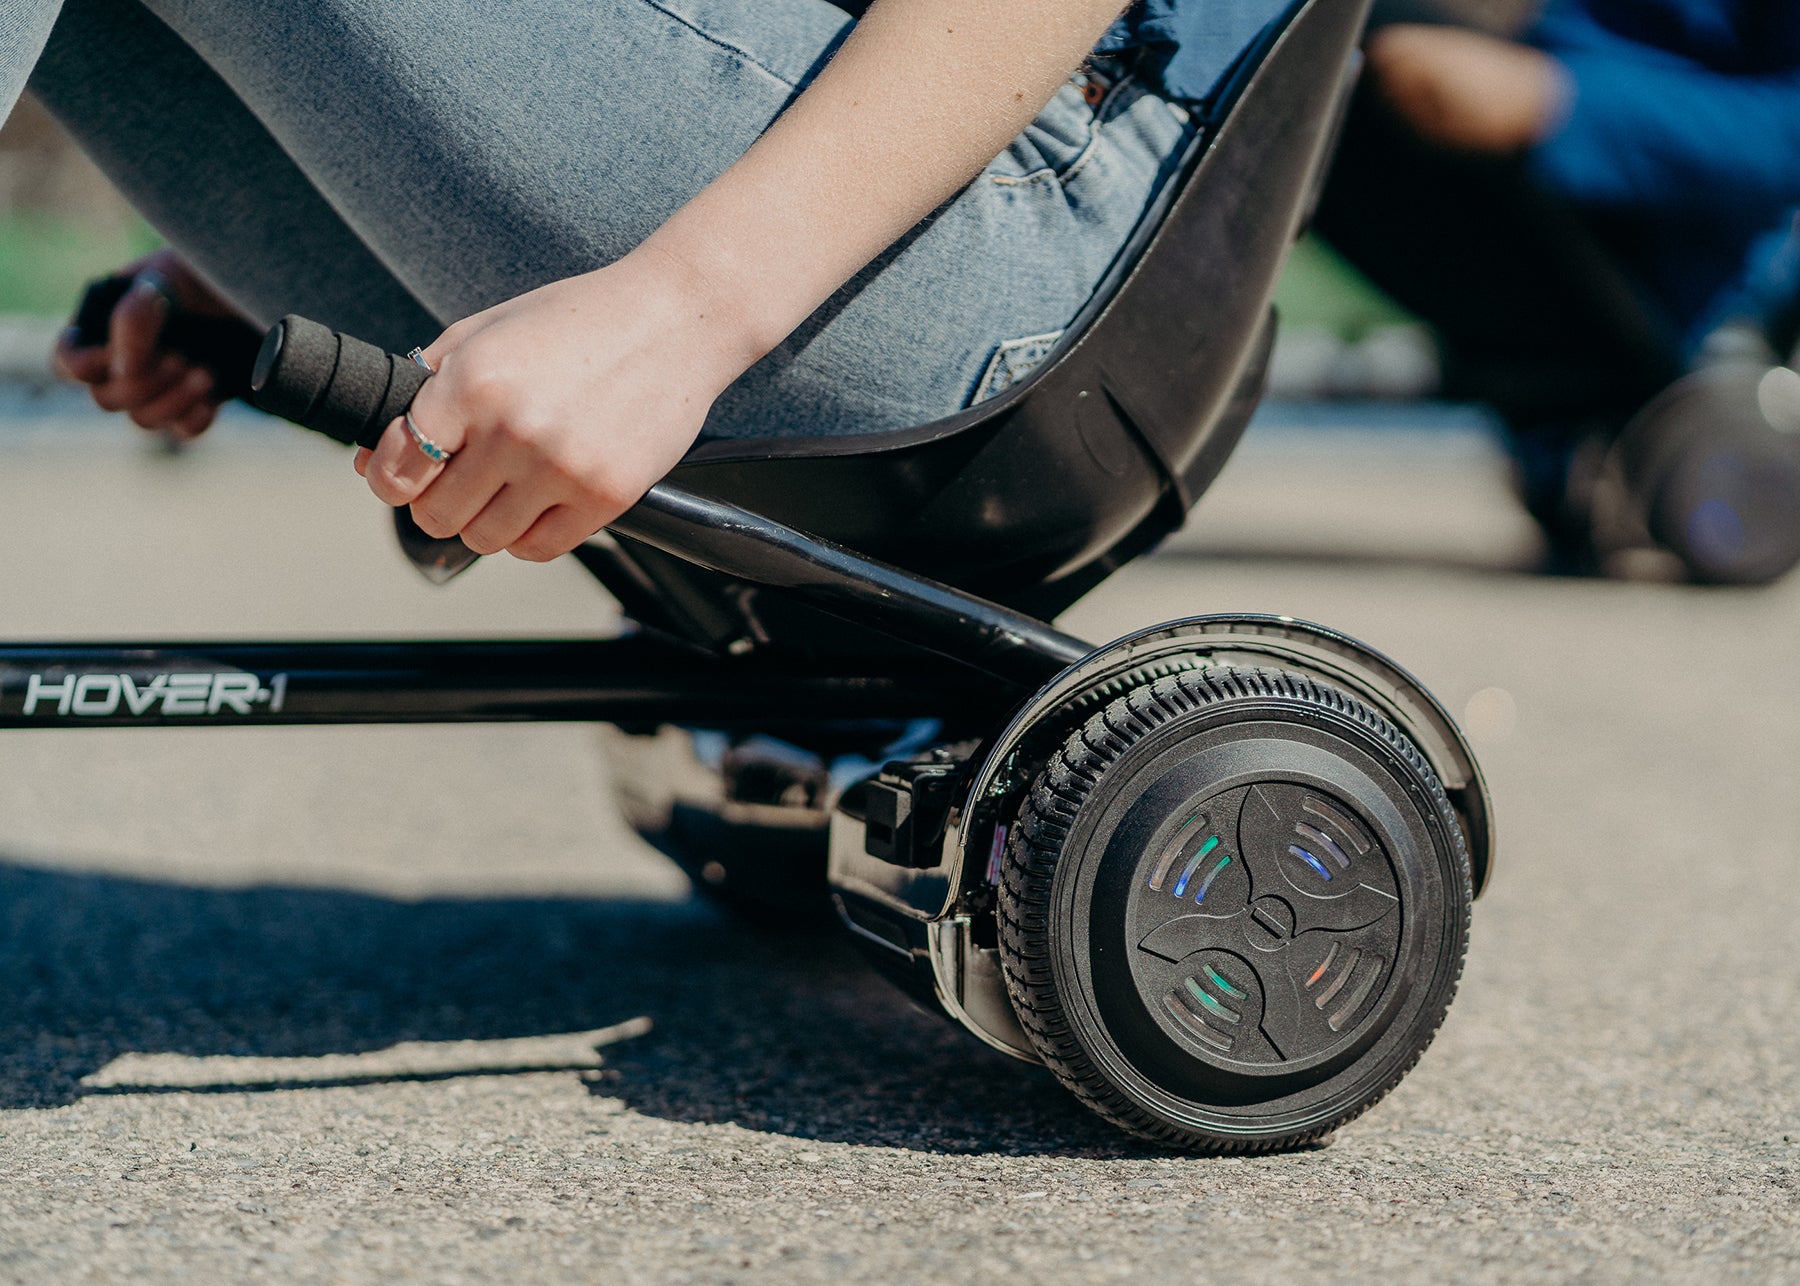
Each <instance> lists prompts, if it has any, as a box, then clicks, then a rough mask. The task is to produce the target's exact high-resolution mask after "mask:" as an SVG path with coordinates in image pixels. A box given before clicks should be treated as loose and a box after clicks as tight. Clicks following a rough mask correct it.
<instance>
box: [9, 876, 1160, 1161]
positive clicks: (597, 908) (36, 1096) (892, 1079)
mask: <svg viewBox="0 0 1800 1286" xmlns="http://www.w3.org/2000/svg"><path fill="white" fill-rule="evenodd" d="M0 917H3V920H0V923H3V926H4V931H3V936H0V1108H14V1109H18V1108H47V1107H56V1106H60V1105H65V1104H68V1103H70V1102H73V1101H75V1100H76V1099H78V1098H80V1097H82V1096H83V1095H86V1094H91V1093H96V1092H99V1093H120V1092H133V1091H132V1087H131V1086H129V1085H124V1086H120V1085H117V1084H112V1085H106V1086H105V1087H104V1088H100V1089H95V1088H94V1087H93V1086H92V1084H86V1085H84V1084H83V1078H84V1077H86V1078H93V1077H94V1074H95V1073H97V1072H99V1071H100V1069H102V1068H105V1067H108V1066H109V1065H112V1064H114V1061H115V1060H117V1059H119V1058H120V1056H121V1055H133V1056H139V1055H159V1054H175V1055H187V1056H191V1057H193V1058H208V1057H218V1056H236V1057H237V1058H263V1059H270V1058H281V1059H305V1058H313V1059H317V1058H319V1057H320V1056H335V1055H355V1054H358V1053H359V1052H362V1051H374V1050H387V1049H389V1048H390V1047H393V1046H396V1045H401V1044H403V1043H406V1042H453V1041H507V1040H517V1038H521V1037H540V1036H543V1037H548V1036H554V1035H557V1034H565V1033H581V1032H585V1031H588V1030H589V1029H597V1028H602V1027H607V1026H610V1025H612V1024H618V1023H624V1022H629V1021H630V1020H632V1019H635V1018H637V1017H639V1016H646V1017H648V1018H649V1019H650V1021H651V1024H652V1026H651V1029H650V1031H649V1032H648V1034H646V1035H642V1036H639V1037H636V1038H635V1039H625V1040H623V1041H622V1042H621V1043H617V1044H609V1045H607V1047H606V1048H605V1049H604V1050H603V1051H602V1055H603V1059H604V1062H603V1065H602V1067H601V1070H600V1071H599V1072H598V1073H592V1072H590V1073H588V1074H587V1078H588V1080H589V1083H590V1086H591V1089H592V1092H593V1093H595V1094H598V1095H602V1096H605V1097H608V1098H617V1099H620V1100H623V1101H624V1102H625V1103H626V1104H628V1105H629V1106H630V1107H631V1108H632V1109H634V1110H635V1111H638V1112H640V1113H644V1114H647V1115H650V1116H657V1117H663V1118H666V1119H671V1120H678V1121H708V1122H715V1121H716V1122H725V1121H730V1122H735V1123H736V1124H738V1125H740V1126H742V1127H744V1128H746V1129H751V1130H757V1131H767V1132H773V1133H780V1134H787V1135H792V1136H796V1137H801V1138H809V1139H818V1140H826V1141H838V1142H848V1143H856V1144H864V1145H883V1146H896V1147H907V1148H915V1149H923V1150H929V1151H955V1152H1006V1153H1038V1152H1058V1153H1083V1154H1105V1155H1122V1154H1125V1153H1128V1152H1130V1151H1134V1150H1135V1149H1134V1147H1133V1145H1132V1143H1131V1141H1130V1140H1128V1139H1126V1138H1124V1137H1123V1136H1122V1135H1120V1134H1118V1133H1117V1132H1116V1131H1115V1130H1113V1129H1112V1128H1111V1127H1109V1126H1107V1125H1105V1124H1104V1123H1103V1122H1101V1121H1099V1120H1098V1119H1097V1118H1095V1117H1093V1116H1092V1115H1090V1114H1089V1113H1088V1112H1087V1110H1086V1109H1085V1108H1082V1107H1081V1106H1080V1105H1079V1104H1078V1103H1077V1102H1076V1101H1075V1100H1074V1099H1073V1098H1072V1097H1071V1096H1070V1095H1068V1094H1067V1093H1065V1092H1064V1091H1063V1090H1062V1089H1061V1088H1060V1087H1059V1086H1058V1085H1057V1084H1056V1083H1055V1081H1054V1080H1053V1079H1052V1078H1051V1077H1050V1075H1049V1074H1048V1073H1047V1072H1045V1071H1043V1070H1042V1069H1040V1068H1032V1067H1027V1066H1025V1065H1023V1064H1020V1063H1016V1062H1014V1061H1012V1060H1010V1059H1007V1058H1005V1057H1003V1056H1001V1055H999V1054H996V1053H993V1052H991V1051H989V1050H987V1049H985V1048H983V1047H981V1046H980V1045H978V1044H976V1042H974V1041H973V1040H972V1039H970V1038H969V1037H967V1036H965V1035H964V1034H963V1033H962V1032H960V1031H958V1030H956V1029H955V1028H953V1027H951V1026H950V1025H949V1024H948V1023H946V1022H943V1021H942V1020H940V1019H938V1018H936V1017H934V1016H932V1015H929V1014H926V1013H924V1012H922V1011H920V1010H918V1009H916V1008H914V1007H913V1006H912V1005H911V1004H910V1003H909V1002H908V1001H906V1000H905V999H904V998H903V997H901V996H900V995H899V993H897V992H896V991H894V990H893V989H892V988H891V987H890V986H889V985H888V984H887V983H886V982H884V981H883V980H882V979H880V978H878V977H876V976H875V975H874V974H873V973H872V972H871V971H870V970H868V969H867V967H866V966H865V965H864V964H863V963H862V962H861V960H860V959H858V958H857V957H856V955H855V953H854V950H853V948H851V947H850V945H849V944H848V943H847V942H845V941H843V940H842V939H840V938H838V937H837V936H836V935H835V934H808V935H793V936H781V935H776V934H772V933H768V932H763V931H756V930H752V929H749V928H746V927H744V926H742V925H739V924H737V923H736V922H734V921H733V920H731V919H730V918H728V917H726V916H724V915H722V914H721V913H719V912H717V911H715V910H713V909H711V908H709V907H706V906H704V905H701V904H698V903H693V902H689V903H678V904H669V903H660V902H632V901H602V900H591V899H554V898H549V899H494V900H457V901H448V900H444V901H425V902H405V901H397V900H392V899H388V898H383V897H379V896H373V895H368V894H363V893H354V892H344V891H337V890H318V889H297V888H279V887H258V888H249V889H209V888H192V887H186V886H179V885H172V884H164V883H156V882H149V881H142V880H134V879H127V878H121V877H117V876H110V875H87V874H69V873H63V872H58V871H53V870H45V869H42V868H41V867H33V866H29V865H26V864H23V863H20V862H18V861H5V860H0ZM126 1061H127V1062H130V1061H131V1060H126ZM177 1061H180V1060H177ZM222 1061H224V1062H226V1063H227V1065H228V1066H232V1067H236V1066H238V1064H237V1063H235V1062H233V1061H231V1060H222ZM340 1061H341V1060H340ZM325 1062H326V1064H327V1065H335V1064H333V1060H330V1059H327V1060H325ZM438 1062H439V1063H442V1060H441V1059H440V1060H438ZM548 1065H551V1066H555V1065H560V1066H570V1065H572V1064H569V1063H566V1062H565V1063H561V1064H556V1063H552V1064H548ZM544 1066H547V1064H543V1063H538V1064H535V1065H533V1069H536V1070H542V1068H543V1067H544ZM505 1070H526V1069H525V1068H524V1067H519V1068H516V1069H509V1068H507V1067H496V1066H495V1065H494V1063H493V1060H492V1059H485V1060H484V1058H483V1057H482V1056H481V1055H480V1054H479V1052H477V1053H475V1054H472V1055H471V1062H470V1064H469V1065H468V1066H467V1067H466V1068H464V1069H463V1070H462V1071H461V1073H460V1074H493V1073H494V1072H495V1071H505ZM455 1074H459V1073H458V1072H457V1071H455V1070H454V1069H447V1068H446V1067H444V1066H436V1070H431V1071H427V1072H425V1073H423V1074H410V1075H406V1074H403V1075H396V1076H393V1077H385V1078H384V1077H379V1076H377V1077H367V1076H360V1075H350V1076H343V1075H339V1076H331V1075H321V1076H319V1077H317V1078H314V1077H311V1076H308V1077H306V1078H304V1079H301V1078H294V1077H287V1078H283V1077H281V1076H280V1075H279V1074H278V1075H277V1076H276V1077H275V1078H274V1079H270V1080H266V1081H261V1080H260V1078H259V1083H258V1084H256V1085H247V1084H245V1083H243V1081H242V1078H234V1077H232V1076H231V1075H229V1074H228V1075H227V1076H226V1078H225V1079H224V1080H222V1081H220V1082H219V1083H217V1084H204V1083H202V1084H197V1085H189V1086H187V1087H186V1088H189V1089H198V1090H200V1091H202V1092H204V1091H207V1090H213V1091H237V1092H241V1091H244V1090H246V1089H251V1090H254V1089H273V1088H295V1087H300V1086H308V1087H316V1086H324V1085H330V1084H338V1085H343V1084H360V1083H368V1082H369V1081H370V1080H377V1079H414V1080H418V1079H439V1078H441V1077H443V1076H446V1075H455ZM147 1088H148V1089H149V1090H150V1091H151V1092H158V1091H157V1087H155V1086H150V1087H147ZM169 1088H170V1087H163V1088H162V1090H161V1092H167V1091H168V1089H169Z"/></svg>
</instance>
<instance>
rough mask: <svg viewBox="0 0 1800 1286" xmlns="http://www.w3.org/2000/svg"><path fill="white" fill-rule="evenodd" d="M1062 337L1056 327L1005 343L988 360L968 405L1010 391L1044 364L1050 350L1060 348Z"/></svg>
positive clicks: (1061, 333)
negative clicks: (1058, 343)
mask: <svg viewBox="0 0 1800 1286" xmlns="http://www.w3.org/2000/svg"><path fill="white" fill-rule="evenodd" d="M1062 337H1063V332H1062V331H1060V330H1052V331H1046V332H1045V333H1044V334H1042V335H1026V336H1024V337H1023V338H1021V339H1009V340H1007V341H1006V342H1005V343H1004V344H1001V345H1000V346H999V347H998V348H996V349H995V350H994V355H993V356H992V357H990V358H989V359H988V364H987V367H986V369H984V370H983V371H982V372H981V379H980V380H978V381H977V382H976V384H975V392H974V393H973V394H972V395H971V396H970V397H969V402H968V404H969V405H970V406H974V405H975V404H976V403H978V402H985V401H987V400H988V399H989V398H990V397H996V396H998V395H999V394H1001V393H1004V392H1006V390H1007V389H1009V388H1011V387H1012V386H1013V385H1015V384H1017V383H1018V382H1019V381H1020V380H1022V379H1024V378H1025V377H1026V376H1027V375H1029V374H1031V373H1032V372H1033V371H1035V370H1036V369H1037V368H1038V367H1039V366H1042V365H1043V364H1044V359H1045V358H1046V357H1048V356H1050V350H1051V349H1053V348H1055V347H1056V341H1057V340H1059V339H1061V338H1062Z"/></svg>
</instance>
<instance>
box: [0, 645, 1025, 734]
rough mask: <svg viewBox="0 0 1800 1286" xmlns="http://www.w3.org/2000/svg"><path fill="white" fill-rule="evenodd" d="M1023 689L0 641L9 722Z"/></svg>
mask: <svg viewBox="0 0 1800 1286" xmlns="http://www.w3.org/2000/svg"><path fill="white" fill-rule="evenodd" d="M1021 695H1022V694H1021V692H1020V690H1019V689H1018V688H1017V687H1016V686H1013V685H1010V684H996V683H995V682H994V681H993V679H991V678H986V677H983V676H982V675H980V674H978V673H976V672H974V671H972V670H967V669H958V668H956V667H952V666H946V665H943V664H942V663H940V662H936V661H933V660H931V659H929V658H920V659H919V660H909V659H908V658H894V659H888V660H886V661H883V662H875V663H872V664H862V663H857V662H843V661H838V662H834V661H833V660H831V659H819V658H795V657H781V656H778V655H774V654H769V653H755V654H751V655H747V656H743V657H732V656H723V657H721V656H712V655H709V654H707V653H704V652H700V651H697V650H695V649H691V648H689V647H687V646H685V645H682V644H679V643H674V642H671V641H669V640H666V639H663V638H660V637H657V636H655V635H648V634H639V635H631V636H627V637H625V638H619V639H587V640H569V641H562V642H545V641H537V640H520V641H512V640H492V641H479V642H374V643H362V642H314V643H235V642H233V643H207V642H194V643H144V644H138V643H123V644H100V645H96V644H92V643H73V644H57V643H38V644H14V645H3V646H0V729H20V728H103V727H219V726H234V725H235V726H265V725H284V724H357V723H507V722H518V721H527V720H533V721H536V720H550V721H565V722H567V721H577V722H588V721H592V722H605V723H626V724H637V723H641V724H655V723H664V722H672V723H699V724H704V725H705V726H708V727H722V728H730V727H737V726H745V727H755V728H766V729H770V730H778V729H779V728H781V727H783V726H787V725H799V724H817V723H819V722H821V721H841V720H849V719H872V718H918V717H936V716H953V717H969V716H976V717H982V716H986V717H998V716H999V715H1000V714H1001V713H1002V712H1003V711H1004V709H1005V707H1006V706H1007V705H1008V704H1010V703H1011V702H1014V701H1016V700H1017V699H1019V697H1020V696H1021Z"/></svg>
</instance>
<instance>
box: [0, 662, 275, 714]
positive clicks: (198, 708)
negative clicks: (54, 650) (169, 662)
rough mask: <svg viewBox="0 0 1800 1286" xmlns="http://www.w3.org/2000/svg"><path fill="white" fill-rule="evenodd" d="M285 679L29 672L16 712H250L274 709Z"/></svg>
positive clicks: (238, 674)
mask: <svg viewBox="0 0 1800 1286" xmlns="http://www.w3.org/2000/svg"><path fill="white" fill-rule="evenodd" d="M287 678H288V676H287V675H285V674H277V675H275V676H274V677H273V678H271V679H270V680H269V681H268V684H267V686H265V685H264V683H263V681H262V679H260V678H259V677H257V676H256V675H254V674H244V673H242V672H237V673H233V674H157V675H138V676H135V677H134V676H132V675H129V674H59V675H51V676H45V675H42V674H33V675H29V676H28V677H27V678H26V680H25V697H24V707H23V711H22V713H24V714H27V715H34V714H35V715H51V714H57V715H65V716H71V717H74V718H87V719H108V718H112V717H114V716H117V715H147V716H161V717H163V718H168V717H177V718H179V717H182V716H188V717H199V718H205V717H206V716H207V715H219V714H239V715H250V714H255V713H257V707H258V706H260V707H262V708H263V711H264V712H265V713H268V714H278V713H280V711H281V704H282V702H283V701H284V700H285V699H286V697H287Z"/></svg>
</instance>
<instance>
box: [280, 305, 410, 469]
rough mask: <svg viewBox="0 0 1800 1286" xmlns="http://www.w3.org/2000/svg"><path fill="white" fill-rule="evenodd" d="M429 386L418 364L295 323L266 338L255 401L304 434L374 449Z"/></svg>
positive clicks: (302, 321)
mask: <svg viewBox="0 0 1800 1286" xmlns="http://www.w3.org/2000/svg"><path fill="white" fill-rule="evenodd" d="M429 378H431V372H430V371H428V370H426V369H425V368H424V367H422V366H420V365H419V364H418V363H417V362H414V361H411V360H409V359H407V358H404V357H400V356H398V355H396V354H394V353H385V352H383V351H382V350H381V349H379V348H377V347H375V345H373V344H368V343H364V342H363V341H362V340H360V339H357V338H355V337H354V336H351V335H340V334H338V333H337V332H336V331H333V330H331V329H329V328H328V327H325V326H321V325H320V324H319V323H318V322H315V321H308V320H307V319H306V318H304V317H294V316H291V315H290V316H287V317H283V318H282V319H281V320H280V321H278V322H276V323H275V325H274V327H273V328H271V329H270V331H269V333H268V334H267V335H266V336H264V337H263V342H262V351H261V352H259V353H258V354H257V355H256V366H255V369H254V371H253V372H252V373H251V376H250V401H251V403H252V404H253V405H255V406H257V407H259V408H260V409H262V410H264V411H267V412H268V413H269V414H270V415H278V416H280V417H281V418H282V419H284V420H292V421H293V422H294V423H295V424H298V425H300V426H301V427H302V428H307V429H312V430H313V431H314V432H317V433H323V434H324V435H325V436H326V437H328V438H336V439H337V440H338V441H339V442H344V443H348V444H350V445H353V446H360V447H369V448H371V449H372V448H373V447H374V446H375V444H376V443H377V442H378V441H380V439H381V434H382V431H383V430H384V429H386V428H387V426H388V425H389V424H391V423H392V422H393V420H394V418H395V417H396V416H398V415H399V414H400V413H401V412H403V411H404V410H406V408H407V407H409V406H411V405H412V400H413V398H414V397H415V396H417V394H418V392H419V389H420V388H422V387H423V386H424V384H425V381H426V380H427V379H429Z"/></svg>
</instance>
